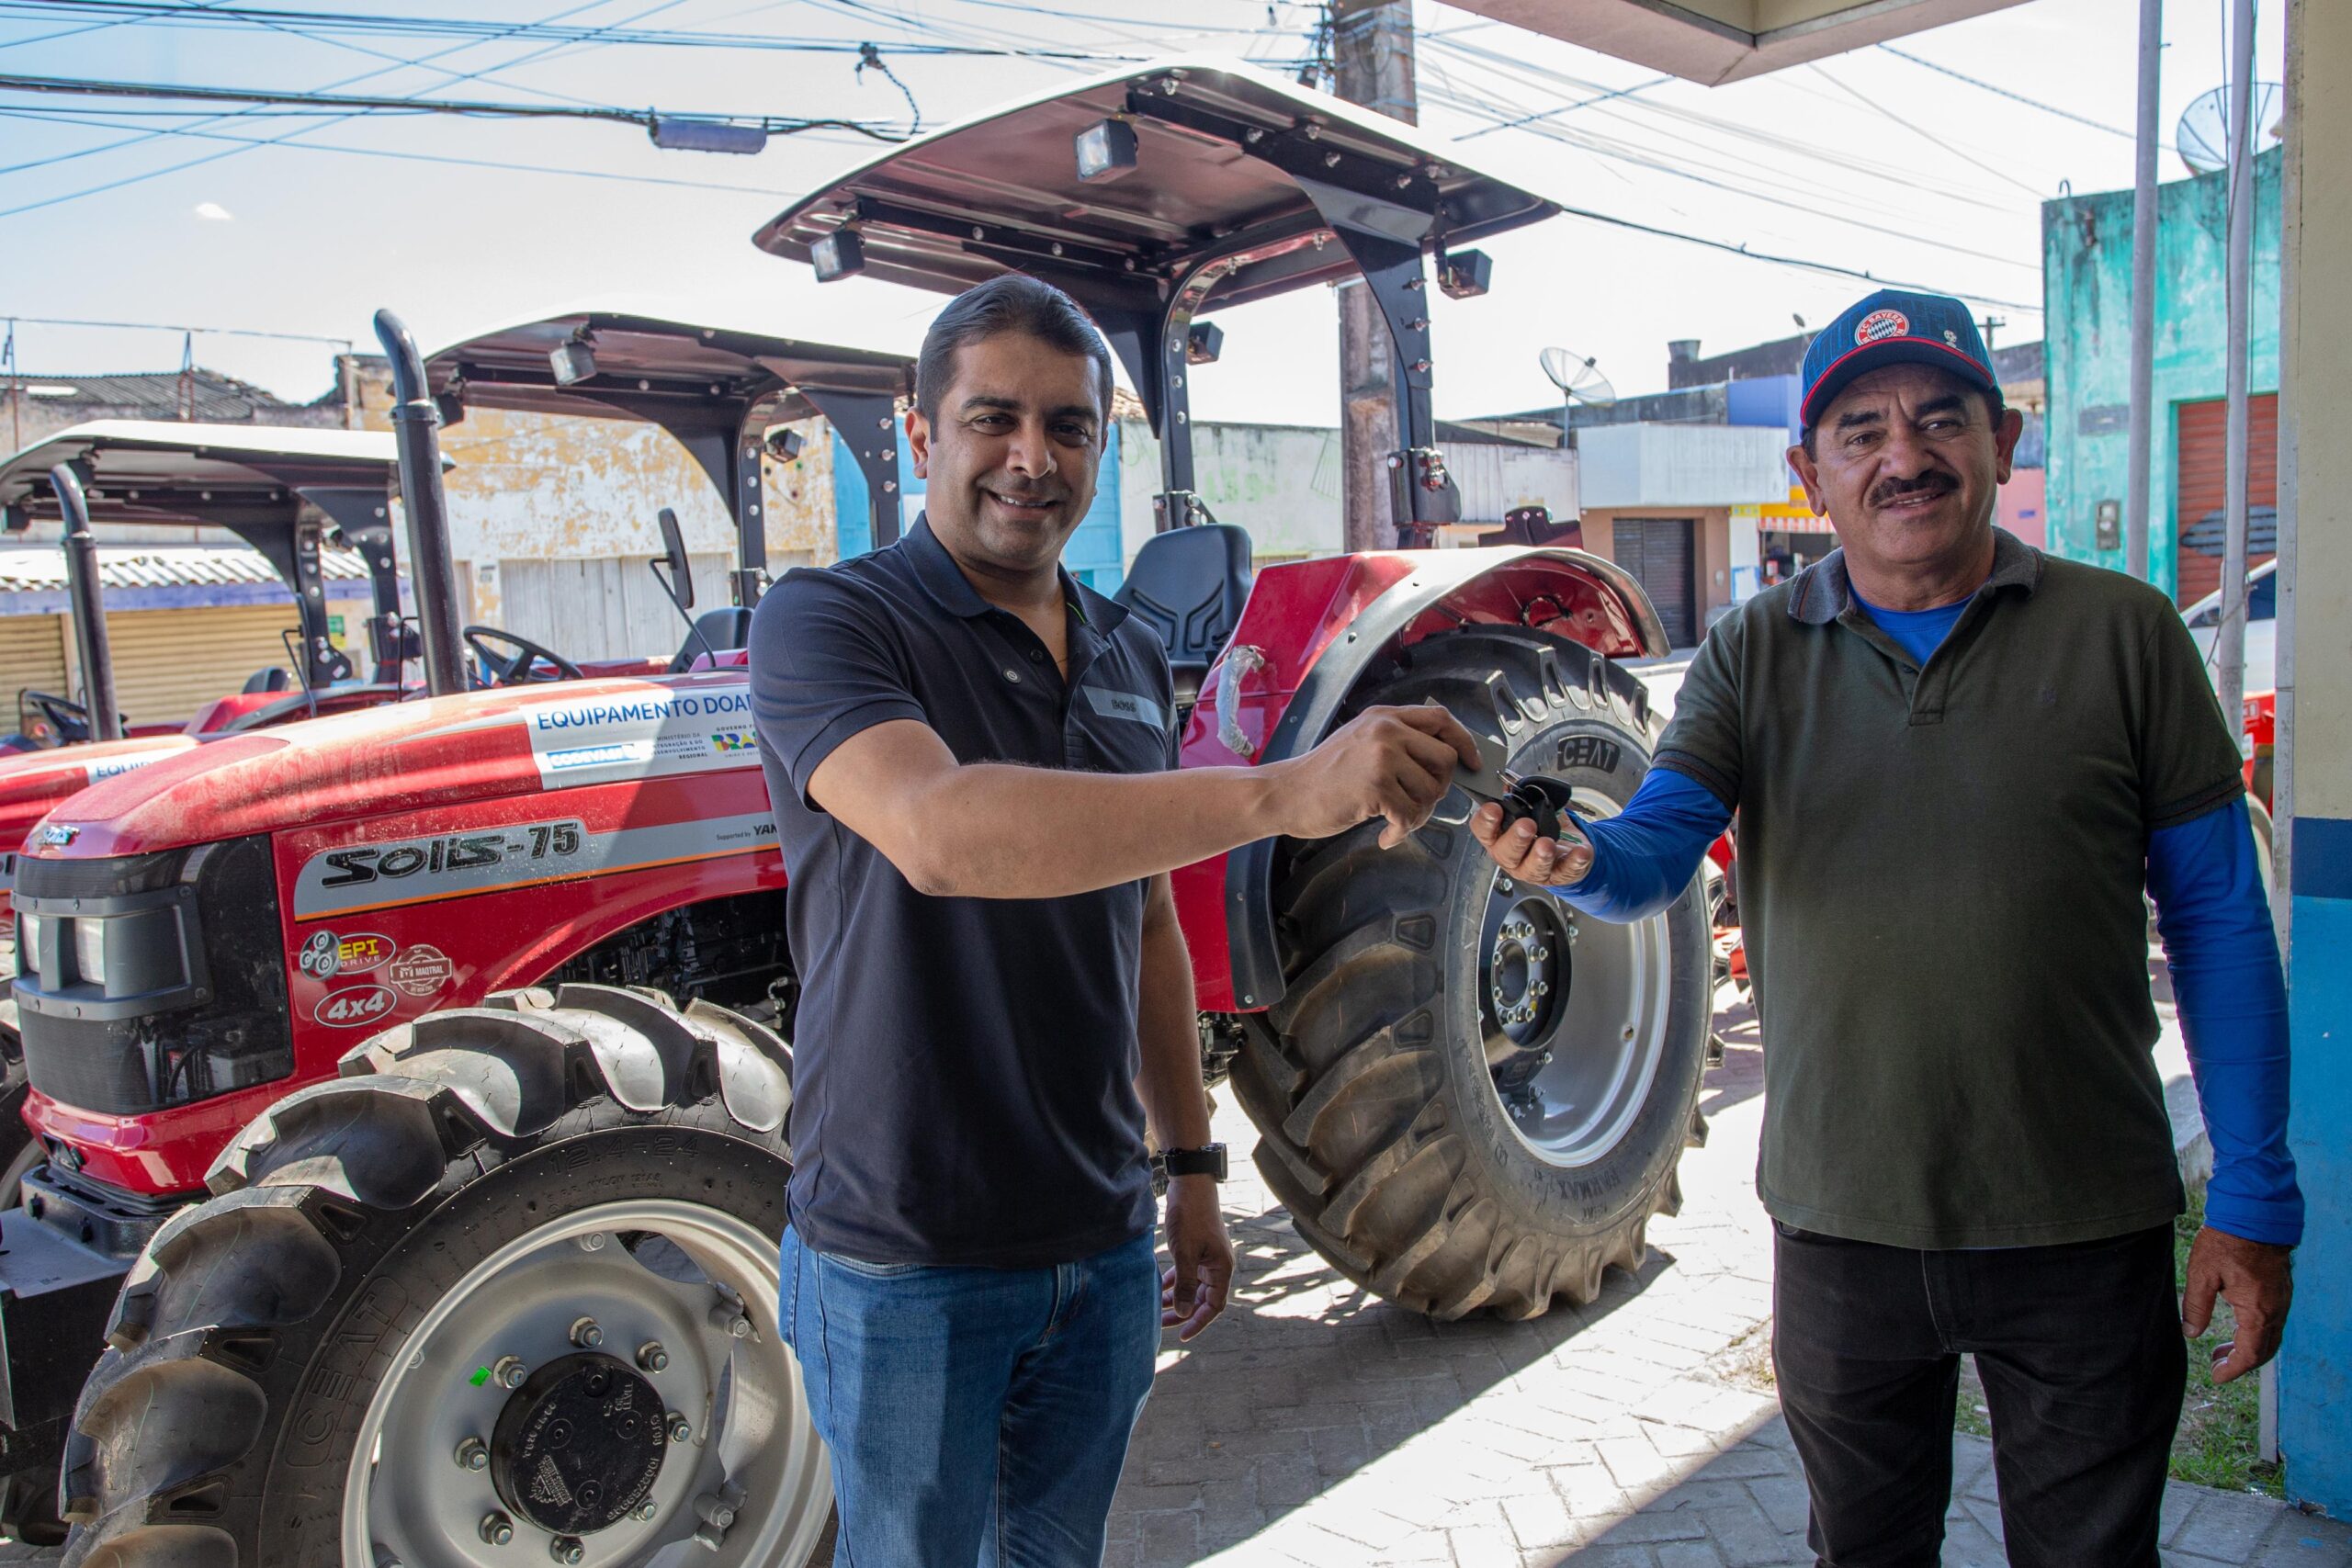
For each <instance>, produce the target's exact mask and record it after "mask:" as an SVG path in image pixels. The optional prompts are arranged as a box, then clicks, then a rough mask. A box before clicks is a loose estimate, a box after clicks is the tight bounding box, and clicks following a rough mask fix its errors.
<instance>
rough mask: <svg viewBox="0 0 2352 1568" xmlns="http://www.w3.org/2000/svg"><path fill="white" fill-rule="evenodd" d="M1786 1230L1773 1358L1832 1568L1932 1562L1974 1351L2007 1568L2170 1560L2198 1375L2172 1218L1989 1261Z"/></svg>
mask: <svg viewBox="0 0 2352 1568" xmlns="http://www.w3.org/2000/svg"><path fill="white" fill-rule="evenodd" d="M1774 1228H1775V1231H1776V1233H1777V1234H1776V1236H1775V1239H1774V1243H1773V1255H1774V1264H1775V1267H1774V1270H1773V1288H1772V1300H1773V1319H1772V1365H1773V1368H1774V1371H1775V1372H1776V1374H1777V1375H1778V1377H1779V1380H1780V1393H1781V1410H1782V1411H1783V1412H1784V1413H1785V1414H1786V1416H1787V1417H1788V1422H1789V1430H1790V1432H1791V1434H1792V1436H1793V1437H1794V1438H1795V1439H1796V1449H1797V1457H1798V1458H1799V1459H1801V1460H1802V1461H1804V1474H1805V1485H1806V1488H1807V1490H1808V1492H1809V1493H1810V1495H1811V1499H1812V1504H1813V1519H1812V1525H1811V1528H1810V1532H1809V1534H1808V1537H1807V1539H1808V1540H1809V1542H1810V1544H1811V1545H1812V1547H1813V1550H1814V1552H1815V1556H1816V1557H1817V1559H1818V1561H1819V1563H1820V1568H1935V1565H1936V1564H1937V1562H1939V1559H1940V1554H1941V1550H1942V1545H1943V1536H1944V1511H1945V1509H1946V1507H1947V1506H1949V1505H1950V1502H1951V1438H1952V1411H1953V1405H1954V1403H1955V1401H1956V1399H1957V1397H1958V1394H1959V1390H1960V1358H1961V1355H1962V1352H1970V1353H1973V1355H1974V1356H1975V1357H1976V1368H1977V1372H1978V1375H1979V1376H1981V1377H1982V1378H1983V1380H1984V1382H1985V1406H1986V1408H1987V1409H1988V1410H1989V1411H1990V1412H1991V1413H1992V1424H1993V1469H1994V1475H1995V1478H1996V1481H1997V1482H1998V1483H1999V1486H2000V1495H2001V1525H2002V1531H2003V1534H2004V1536H2005V1537H2006V1539H2007V1546H2008V1555H2009V1562H2010V1563H2011V1564H2012V1568H2156V1563H2157V1558H2156V1519H2157V1512H2158V1509H2159V1507H2160V1506H2161V1505H2162V1503H2163V1498H2164V1484H2165V1467H2166V1463H2167V1460H2168V1456H2169V1454H2170V1451H2171V1448H2172V1438H2173V1429H2174V1427H2176V1426H2177V1424H2178V1422H2179V1420H2180V1400H2181V1393H2182V1391H2183V1390H2184V1388H2185V1387H2186V1385H2187V1381H2188V1357H2187V1351H2186V1348H2185V1346H2184V1343H2183V1341H2182V1339H2181V1335H2180V1313H2179V1306H2178V1300H2177V1297H2176V1296H2175V1294H2174V1292H2173V1267H2172V1264H2173V1258H2172V1227H2170V1226H2169V1225H2160V1226H2158V1227H2156V1228H2155V1229H2154V1230H2146V1231H2138V1232H2134V1233H2133V1234H2131V1235H2120V1236H2115V1237H2111V1238H2109V1239H2107V1240H2103V1241H2095V1242H2085V1243H2079V1244H2076V1245H2073V1246H2066V1247H2002V1248H1996V1249H1993V1250H1987V1251H1981V1252H1915V1251H1912V1250H1910V1249H1908V1248H1905V1247H1879V1246H1875V1245H1872V1244H1871V1243H1869V1242H1857V1241H1840V1240H1838V1239H1836V1238H1834V1237H1830V1236H1824V1235H1815V1234H1814V1233H1812V1232H1809V1231H1801V1230H1794V1229H1792V1228H1790V1227H1788V1226H1785V1225H1780V1224H1775V1227H1774Z"/></svg>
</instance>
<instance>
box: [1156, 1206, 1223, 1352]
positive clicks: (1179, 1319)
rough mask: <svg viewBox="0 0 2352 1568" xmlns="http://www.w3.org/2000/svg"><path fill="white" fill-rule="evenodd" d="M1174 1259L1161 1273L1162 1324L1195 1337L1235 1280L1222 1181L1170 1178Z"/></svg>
mask: <svg viewBox="0 0 2352 1568" xmlns="http://www.w3.org/2000/svg"><path fill="white" fill-rule="evenodd" d="M1168 1257H1169V1259H1170V1262H1169V1267H1168V1269H1167V1271H1166V1272H1164V1273H1163V1274H1161V1275H1160V1277H1159V1325H1160V1326H1161V1327H1162V1328H1175V1329H1176V1337H1177V1338H1178V1339H1179V1340H1189V1339H1190V1338H1192V1337H1193V1335H1195V1334H1198V1333H1199V1332H1200V1331H1201V1330H1202V1329H1204V1328H1206V1327H1207V1326H1208V1325H1210V1324H1212V1323H1214V1322H1216V1317H1217V1314H1219V1313H1221V1312H1223V1311H1224V1310H1225V1296H1226V1292H1227V1290H1228V1289H1229V1288H1230V1287H1231V1285H1232V1283H1233V1243H1232V1242H1231V1241H1229V1240H1227V1238H1226V1234H1225V1211H1224V1210H1223V1209H1222V1208H1220V1207H1219V1206H1218V1204H1217V1201H1216V1182H1214V1181H1212V1180H1210V1179H1208V1178H1207V1177H1205V1176H1178V1177H1171V1178H1170V1179H1169V1182H1168ZM1179 1324H1182V1325H1183V1326H1182V1327H1181V1328H1179V1327H1177V1325H1179Z"/></svg>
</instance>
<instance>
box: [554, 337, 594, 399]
mask: <svg viewBox="0 0 2352 1568" xmlns="http://www.w3.org/2000/svg"><path fill="white" fill-rule="evenodd" d="M548 367H549V368H550V369H552V370H553V371H554V372H555V384H556V385H557V386H559V387H571V386H576V385H578V384H579V383H580V382H582V381H585V380H586V379H588V378H590V377H591V376H594V374H595V373H596V351H595V349H594V347H593V346H592V345H591V344H589V341H588V334H587V333H584V332H582V333H574V334H573V335H572V336H571V338H569V339H568V340H566V341H565V342H564V343H562V344H559V345H557V346H556V347H555V348H554V349H552V350H550V351H549V352H548Z"/></svg>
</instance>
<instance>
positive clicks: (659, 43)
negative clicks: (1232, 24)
mask: <svg viewBox="0 0 2352 1568" xmlns="http://www.w3.org/2000/svg"><path fill="white" fill-rule="evenodd" d="M0 15H6V16H21V17H34V18H39V19H41V20H48V21H55V20H62V19H65V18H68V17H89V16H94V15H95V16H101V17H112V18H117V19H119V20H120V21H124V22H137V23H141V24H146V23H164V24H175V25H187V26H194V27H205V26H210V27H220V26H244V27H265V28H287V29H289V30H300V32H302V33H303V34H305V35H306V36H312V37H318V36H330V35H345V36H361V35H365V36H372V37H379V38H454V39H518V40H521V41H524V42H533V43H556V44H567V43H594V44H597V45H600V46H603V45H613V44H628V45H638V46H641V47H647V48H660V49H741V50H766V51H784V52H786V53H795V54H847V55H857V54H859V53H861V52H862V51H865V49H867V48H870V47H871V46H870V45H868V44H864V43H861V42H859V41H857V40H856V39H839V38H822V37H806V36H784V35H778V34H775V33H755V32H703V31H681V30H677V29H674V28H633V27H627V26H621V27H595V26H589V25H582V24H578V23H561V22H525V23H515V22H499V21H492V20H486V19H483V18H481V17H418V16H403V15H384V16H377V15H369V14H367V13H364V12H350V11H296V10H288V9H283V8H279V7H275V6H229V5H217V6H203V7H202V8H198V7H196V6H185V5H179V4H175V3H174V0H0ZM875 19H881V20H898V21H899V23H900V25H901V26H904V25H906V24H905V22H904V20H903V18H892V17H887V16H884V17H876V18H875ZM888 48H889V50H890V52H892V53H893V54H927V55H948V56H974V55H979V56H1005V55H1018V56H1023V57H1025V58H1031V59H1039V60H1080V61H1107V60H1128V59H1138V58H1141V57H1140V56H1132V55H1114V54H1109V53H1106V52H1104V51H1101V50H1086V49H1051V48H1045V47H1027V46H1023V45H1019V44H1013V43H1007V44H1000V45H990V44H977V43H965V42H931V41H922V40H917V39H903V40H892V41H889V42H888Z"/></svg>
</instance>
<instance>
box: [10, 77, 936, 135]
mask: <svg viewBox="0 0 2352 1568" xmlns="http://www.w3.org/2000/svg"><path fill="white" fill-rule="evenodd" d="M0 92H17V93H62V94H68V95H72V96H79V97H124V98H172V99H185V100H187V101H188V102H191V103H213V104H290V105H299V106H301V107H307V108H318V109H325V110H329V111H347V112H350V113H355V114H370V113H379V112H385V111H390V112H394V113H406V114H419V113H421V114H447V115H470V116H477V117H481V118H496V119H588V120H604V121H606V122H609V123H613V124H619V125H636V126H642V127H644V128H645V129H646V130H649V131H652V130H658V129H659V128H660V127H661V125H662V122H663V121H665V120H671V119H687V120H692V121H694V122H696V123H700V124H718V125H731V126H741V127H745V128H756V129H758V130H763V131H766V132H767V133H768V134H770V135H772V136H790V135H795V134H797V133H798V132H800V131H804V130H846V131H853V132H854V133H856V134H857V135H860V136H866V137H871V138H872V139H873V140H875V141H905V140H906V138H905V137H904V136H903V135H901V134H899V133H898V132H895V131H888V130H882V129H880V128H878V127H876V126H875V125H873V124H872V123H870V122H868V121H865V120H855V119H833V118H810V119H801V118H789V117H786V116H781V115H700V114H697V115H676V116H673V115H662V114H657V113H656V112H654V111H653V110H651V109H623V108H599V107H594V106H593V105H571V104H502V103H489V102H482V101H479V100H475V99H469V98H394V97H377V96H371V95H368V94H360V93H272V92H266V91H262V90H260V89H257V88H251V87H203V86H194V85H185V84H180V83H170V82H107V81H99V80H95V79H92V78H87V77H72V76H26V75H21V74H18V73H14V72H0Z"/></svg>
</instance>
